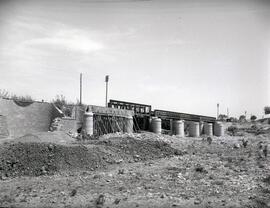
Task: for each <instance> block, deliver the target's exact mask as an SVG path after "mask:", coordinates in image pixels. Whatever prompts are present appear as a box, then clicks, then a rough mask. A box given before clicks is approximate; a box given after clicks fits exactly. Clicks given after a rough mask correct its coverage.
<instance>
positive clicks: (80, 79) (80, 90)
mask: <svg viewBox="0 0 270 208" xmlns="http://www.w3.org/2000/svg"><path fill="white" fill-rule="evenodd" d="M81 104H82V73H80V105H81Z"/></svg>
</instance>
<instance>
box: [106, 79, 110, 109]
mask: <svg viewBox="0 0 270 208" xmlns="http://www.w3.org/2000/svg"><path fill="white" fill-rule="evenodd" d="M105 82H106V100H105V107H108V82H109V75H106V76H105Z"/></svg>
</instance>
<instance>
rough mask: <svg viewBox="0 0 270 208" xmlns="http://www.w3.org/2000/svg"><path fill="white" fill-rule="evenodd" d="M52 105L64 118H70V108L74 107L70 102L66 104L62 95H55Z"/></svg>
mask: <svg viewBox="0 0 270 208" xmlns="http://www.w3.org/2000/svg"><path fill="white" fill-rule="evenodd" d="M52 103H53V104H54V105H55V106H56V107H57V108H59V109H60V110H61V111H62V112H63V113H64V115H65V116H68V117H71V116H72V106H71V105H74V104H73V103H71V102H68V101H67V100H66V98H65V96H64V95H56V97H55V99H54V100H53V101H52Z"/></svg>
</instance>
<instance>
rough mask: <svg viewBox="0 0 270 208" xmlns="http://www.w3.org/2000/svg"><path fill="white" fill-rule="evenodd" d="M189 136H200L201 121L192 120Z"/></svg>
mask: <svg viewBox="0 0 270 208" xmlns="http://www.w3.org/2000/svg"><path fill="white" fill-rule="evenodd" d="M189 136H191V137H199V136H200V125H199V122H190V125H189Z"/></svg>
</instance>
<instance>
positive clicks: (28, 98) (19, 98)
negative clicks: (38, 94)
mask: <svg viewBox="0 0 270 208" xmlns="http://www.w3.org/2000/svg"><path fill="white" fill-rule="evenodd" d="M11 99H12V100H16V101H20V102H34V100H33V98H32V97H31V96H30V95H25V96H17V95H12V96H11Z"/></svg>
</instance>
